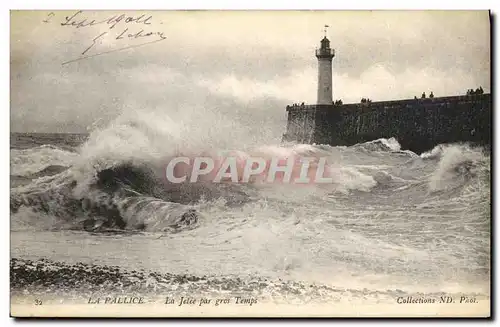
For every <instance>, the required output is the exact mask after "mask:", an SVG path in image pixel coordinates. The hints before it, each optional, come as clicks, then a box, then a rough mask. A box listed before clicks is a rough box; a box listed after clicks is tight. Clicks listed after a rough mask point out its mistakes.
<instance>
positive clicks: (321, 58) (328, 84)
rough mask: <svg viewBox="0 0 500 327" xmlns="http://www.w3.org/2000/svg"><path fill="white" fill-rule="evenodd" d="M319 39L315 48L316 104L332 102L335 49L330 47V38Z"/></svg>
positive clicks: (329, 103)
mask: <svg viewBox="0 0 500 327" xmlns="http://www.w3.org/2000/svg"><path fill="white" fill-rule="evenodd" d="M326 27H328V25H325V37H324V38H323V39H322V40H321V47H320V48H319V49H316V58H318V101H317V104H327V105H331V104H332V102H333V101H332V59H333V57H335V50H334V49H331V48H330V40H328V38H327V37H326Z"/></svg>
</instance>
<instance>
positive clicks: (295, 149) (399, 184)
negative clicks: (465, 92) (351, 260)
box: [10, 115, 489, 232]
mask: <svg viewBox="0 0 500 327" xmlns="http://www.w3.org/2000/svg"><path fill="white" fill-rule="evenodd" d="M200 133H201V134H203V131H201V132H200ZM200 133H198V134H197V133H194V132H193V131H192V130H190V129H189V128H188V127H186V126H184V125H179V124H178V123H176V122H174V121H173V120H170V119H169V118H168V117H167V118H165V117H162V118H158V117H151V116H147V115H141V116H139V115H132V116H124V117H120V118H118V119H117V120H115V121H114V122H112V123H111V124H110V125H109V126H108V127H106V128H104V129H102V130H96V131H94V132H93V133H92V134H91V135H90V137H89V139H88V140H87V141H86V142H85V143H84V144H83V145H82V146H81V147H79V148H78V149H75V151H74V152H73V151H67V150H63V149H60V148H57V147H54V146H48V145H47V146H46V145H44V146H40V147H36V148H31V149H25V150H17V149H12V150H11V175H14V176H17V177H18V178H23V179H25V180H26V181H27V182H26V183H24V184H23V185H19V186H17V187H14V188H13V189H12V191H11V198H10V207H11V213H12V214H14V219H13V228H24V227H26V226H31V227H33V226H36V228H49V229H79V230H86V231H92V232H95V231H108V230H132V231H170V232H178V231H182V230H185V229H191V228H195V227H196V226H197V225H198V224H199V223H200V220H202V219H203V217H202V216H203V215H202V213H200V208H201V206H202V205H203V204H206V203H211V202H215V201H218V200H220V199H223V201H224V203H225V205H226V206H229V207H231V206H241V205H244V204H245V203H248V202H251V201H256V200H260V199H264V198H273V197H278V198H280V199H285V200H295V201H307V196H309V195H314V196H317V195H318V194H319V195H331V196H333V197H335V196H337V195H338V196H340V197H341V196H345V195H349V194H350V193H352V192H361V193H363V192H364V193H369V192H375V190H385V191H386V192H392V191H394V192H396V191H398V192H399V191H401V190H411V189H413V188H415V189H417V188H418V189H422V188H423V187H424V188H426V189H427V191H429V192H438V191H443V190H449V189H457V188H460V187H462V188H463V187H465V186H467V185H468V183H469V182H470V181H471V179H474V178H477V177H478V176H479V178H482V179H483V180H485V179H487V178H489V166H488V162H489V155H488V154H486V153H484V152H483V151H482V150H481V149H478V148H473V147H471V146H468V145H455V144H453V145H439V146H437V147H435V148H434V149H432V150H431V151H429V152H427V153H423V154H422V155H421V156H420V157H419V156H417V155H415V154H414V153H412V152H411V151H401V146H400V145H399V143H398V142H397V140H396V139H395V138H389V139H378V140H374V141H370V142H365V143H361V144H356V145H354V146H352V147H332V146H328V145H306V144H295V145H280V144H267V145H262V144H265V143H258V142H257V143H255V142H254V144H248V143H245V142H243V141H242V140H241V139H237V138H236V139H234V140H231V142H227V140H226V139H224V142H218V140H217V138H216V137H214V135H216V134H213V135H208V136H207V137H208V138H209V140H206V139H204V136H203V135H201V134H200ZM208 134H210V133H208ZM238 142H239V143H238ZM219 144H222V145H219ZM209 145H210V146H209ZM228 153H233V154H234V153H236V154H238V155H239V156H242V157H245V156H262V157H265V158H268V159H270V158H272V157H276V156H277V157H280V158H287V157H289V156H299V157H300V156H303V157H317V158H319V157H327V158H328V164H329V167H330V169H331V173H332V177H333V181H334V182H333V183H332V184H330V185H308V188H307V190H308V191H307V192H309V193H307V192H306V193H304V192H302V193H301V192H299V193H294V192H293V191H292V190H291V189H292V188H293V187H294V186H293V185H286V187H285V189H286V190H285V191H284V192H279V191H278V186H275V185H265V186H264V185H258V184H237V183H233V184H231V183H210V182H200V183H181V184H172V183H168V182H166V180H165V178H164V168H165V164H166V163H167V162H168V160H169V158H172V157H174V156H196V155H209V156H220V155H227V154H228ZM346 158H348V159H346ZM484 183H486V184H485V186H484V187H489V184H487V181H486V182H484ZM469 184H470V183H469ZM270 189H271V190H270ZM478 192H483V191H481V190H478ZM483 193H484V192H483ZM304 196H305V197H304ZM291 197H296V198H295V199H291ZM201 211H202V210H201ZM40 217H42V218H40ZM40 220H42V221H40Z"/></svg>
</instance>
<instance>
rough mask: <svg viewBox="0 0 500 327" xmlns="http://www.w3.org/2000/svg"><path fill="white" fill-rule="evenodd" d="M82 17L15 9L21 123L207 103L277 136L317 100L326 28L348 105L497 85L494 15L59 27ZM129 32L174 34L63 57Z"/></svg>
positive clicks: (378, 14)
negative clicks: (319, 50)
mask: <svg viewBox="0 0 500 327" xmlns="http://www.w3.org/2000/svg"><path fill="white" fill-rule="evenodd" d="M74 13H75V12H74V11H69V12H55V16H54V17H52V18H51V23H42V20H43V19H45V18H46V17H47V14H48V12H42V11H31V12H26V11H23V12H19V11H13V12H11V129H12V130H15V131H35V130H36V131H67V132H69V131H76V132H79V131H85V130H86V128H87V127H88V126H90V125H92V124H93V123H94V122H95V121H102V122H105V121H109V120H111V119H113V118H114V117H116V116H117V115H119V114H120V113H121V112H123V111H124V110H128V109H126V108H133V110H139V111H144V112H151V111H156V112H162V113H164V114H165V115H175V114H176V113H177V112H179V111H182V110H184V109H183V108H188V107H189V108H191V107H193V108H196V107H203V108H205V109H210V110H213V111H215V112H220V113H223V114H224V115H227V117H230V119H233V120H236V121H238V123H240V122H241V123H242V124H247V125H248V126H250V125H251V126H255V127H252V128H257V127H261V126H263V125H266V126H269V127H270V128H271V126H272V128H276V129H277V131H276V134H278V133H279V132H281V129H282V128H284V126H283V122H284V120H285V119H286V113H285V110H284V106H285V105H286V104H289V103H293V102H299V103H300V102H306V103H314V102H315V100H316V78H317V60H316V58H315V57H314V50H315V47H317V46H318V44H319V39H320V38H321V37H322V28H323V25H324V24H328V25H330V26H331V28H330V30H329V32H328V35H329V38H330V40H331V42H332V46H333V47H334V48H335V49H336V57H335V58H334V62H333V80H334V88H333V90H334V99H339V98H341V99H343V101H344V103H346V102H358V101H359V100H360V98H362V97H369V98H371V99H373V100H374V101H377V100H389V99H397V98H408V97H411V98H412V97H413V96H414V95H417V96H418V95H420V94H421V93H422V92H424V91H426V92H429V91H430V90H432V91H434V94H435V95H436V96H441V95H455V94H462V93H463V92H464V91H465V90H467V89H468V88H475V87H478V86H479V85H482V86H483V88H484V89H485V91H487V92H488V91H489V89H490V85H489V80H490V61H489V58H490V44H489V28H490V26H489V16H488V12H487V11H453V12H439V11H438V12H436V11H414V12H391V11H356V12H337V11H295V12H282V11H279V12H277V11H271V12H253V11H245V12H243V11H241V12H220V11H217V12H210V11H192V12H151V13H147V12H146V13H134V12H127V13H126V14H127V15H135V16H136V17H137V16H140V15H141V14H145V15H152V16H153V20H152V21H153V22H154V24H152V25H150V26H147V27H143V26H140V25H137V24H135V25H134V24H132V23H131V24H129V25H123V22H122V23H121V24H122V25H117V26H116V27H115V28H113V29H111V30H110V29H109V26H107V25H106V24H101V25H96V26H92V27H87V28H75V27H68V26H61V25H60V23H61V22H62V21H64V19H65V17H66V16H68V15H72V14H74ZM118 14H119V13H112V12H102V11H100V12H85V13H83V14H82V17H87V18H88V21H89V20H90V19H96V20H98V19H100V20H103V19H104V18H109V17H112V16H116V15H118ZM125 28H129V29H130V31H131V32H133V31H136V32H137V30H138V29H141V28H146V29H151V30H152V31H163V32H164V33H165V35H166V36H167V39H165V40H163V41H161V42H157V43H154V44H150V45H146V46H142V47H137V48H130V49H126V50H123V51H118V52H113V53H109V54H105V55H101V56H97V57H94V58H89V59H86V60H81V61H77V62H74V63H71V64H67V65H62V63H63V62H65V61H67V60H70V59H74V58H78V57H79V56H80V55H81V53H82V51H83V50H84V49H85V48H87V47H88V46H89V45H90V44H92V40H93V39H94V38H95V37H96V36H98V35H100V33H103V32H107V33H108V34H106V37H105V38H104V39H99V40H98V42H97V44H96V45H95V48H92V50H91V51H95V52H93V53H94V54H95V53H97V52H99V51H108V50H116V49H117V47H119V46H127V45H134V44H137V42H139V41H137V40H127V41H126V42H125V41H123V40H116V36H117V33H118V34H119V33H121V32H120V31H123V30H124V29H125ZM118 41H119V42H122V43H117V42H118ZM123 42H124V43H123ZM141 42H142V41H141ZM89 53H90V52H89ZM278 130H279V131H278Z"/></svg>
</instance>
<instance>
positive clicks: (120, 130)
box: [10, 123, 491, 303]
mask: <svg viewBox="0 0 500 327" xmlns="http://www.w3.org/2000/svg"><path fill="white" fill-rule="evenodd" d="M162 133H164V132H162V131H159V130H156V129H152V128H151V127H150V126H145V125H144V124H142V125H141V124H135V123H134V124H129V123H123V124H121V125H119V124H118V125H115V126H114V127H110V128H108V129H104V130H100V131H96V132H93V133H91V134H90V135H78V134H12V135H11V150H10V155H11V171H10V178H11V195H10V204H11V256H12V259H11V289H12V293H13V295H15V296H18V297H17V298H18V301H22V299H23V297H29V296H32V295H34V294H39V293H43V294H53V295H54V296H63V297H64V298H67V299H68V301H70V300H72V301H78V299H80V298H86V297H87V296H90V295H95V294H101V293H102V294H105V293H106V294H108V293H109V292H115V293H121V294H128V293H131V292H133V293H137V294H156V295H158V296H160V294H161V296H163V295H172V294H174V295H182V294H193V293H195V294H198V295H203V294H212V293H216V294H220V293H221V292H222V293H224V294H232V295H242V296H252V297H255V298H258V299H261V300H266V301H277V302H279V301H281V302H286V303H306V302H313V301H333V302H348V303H359V302H363V303H366V302H370V303H371V302H373V303H379V302H386V303H393V302H394V301H395V298H397V297H402V296H403V297H405V296H421V297H425V296H439V295H442V294H446V295H449V294H456V295H462V294H467V295H469V296H477V297H478V298H484V299H489V296H490V295H489V294H490V289H489V284H490V233H491V230H490V219H491V218H490V216H491V213H490V155H489V153H488V152H486V151H484V150H483V149H481V148H477V147H473V146H470V145H467V144H443V145H439V146H436V147H435V148H434V149H432V150H430V151H429V152H426V153H423V154H420V155H418V154H415V153H412V152H410V151H402V150H401V149H400V147H399V144H398V142H397V140H395V139H387V140H386V139H380V140H374V141H372V142H367V143H363V144H357V145H355V146H351V147H331V146H327V145H304V144H302V145H301V144H298V145H297V144H288V145H280V144H260V145H259V144H257V145H251V146H247V145H246V144H245V146H242V148H238V150H241V151H246V152H248V153H251V152H252V151H257V150H256V149H258V153H260V154H263V155H265V156H268V157H272V156H275V155H277V154H279V155H281V156H287V155H291V154H293V155H304V156H316V157H328V159H329V163H331V167H332V169H333V171H334V172H335V176H334V183H332V184H329V185H320V186H317V185H316V186H314V185H311V186H308V187H303V186H301V187H297V186H293V185H245V184H234V185H222V184H210V185H201V186H200V185H193V184H191V185H187V184H183V185H177V186H175V187H174V186H172V185H170V186H168V187H166V186H165V185H164V181H163V179H162V178H161V177H160V174H161V168H162V167H164V166H162V165H163V164H164V161H163V160H164V158H165V156H169V155H174V154H179V153H187V152H189V153H190V154H193V153H201V152H197V151H198V150H200V149H201V146H200V144H199V143H197V144H196V146H195V145H193V144H192V143H186V142H184V143H183V142H180V141H179V139H178V138H176V135H175V133H171V134H168V135H166V134H162ZM209 144H213V143H209ZM212 148H213V146H212ZM233 149H234V148H233ZM218 150H226V148H224V149H218Z"/></svg>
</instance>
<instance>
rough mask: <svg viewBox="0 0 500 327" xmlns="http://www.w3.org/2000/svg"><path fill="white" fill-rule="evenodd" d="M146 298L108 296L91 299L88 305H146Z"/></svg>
mask: <svg viewBox="0 0 500 327" xmlns="http://www.w3.org/2000/svg"><path fill="white" fill-rule="evenodd" d="M144 302H145V301H144V298H142V297H139V296H106V297H95V298H93V297H89V300H88V302H87V303H88V304H144Z"/></svg>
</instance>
